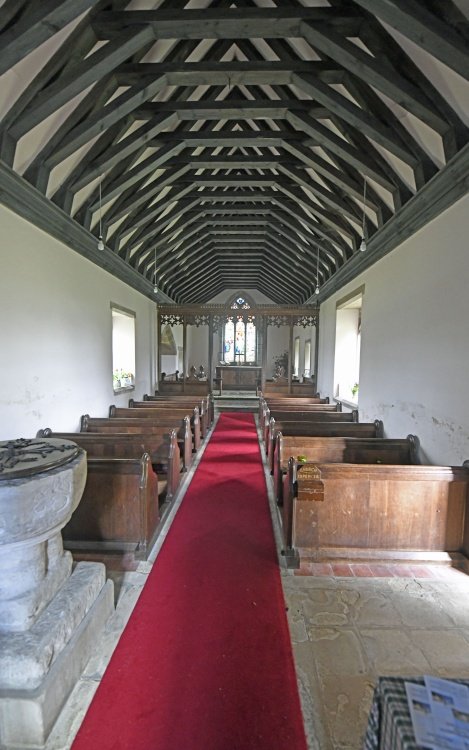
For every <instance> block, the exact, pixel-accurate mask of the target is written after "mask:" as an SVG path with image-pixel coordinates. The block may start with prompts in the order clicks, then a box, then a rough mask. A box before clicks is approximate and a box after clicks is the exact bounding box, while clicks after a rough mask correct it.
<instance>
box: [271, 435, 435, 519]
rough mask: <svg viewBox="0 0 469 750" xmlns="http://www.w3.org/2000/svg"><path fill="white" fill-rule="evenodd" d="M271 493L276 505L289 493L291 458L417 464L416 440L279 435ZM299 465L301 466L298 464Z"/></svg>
mask: <svg viewBox="0 0 469 750" xmlns="http://www.w3.org/2000/svg"><path fill="white" fill-rule="evenodd" d="M274 456H275V458H274V492H275V497H276V499H277V502H278V503H279V504H281V503H282V501H283V500H285V497H286V492H289V491H290V483H289V482H286V485H287V487H284V479H285V477H287V474H288V467H289V463H290V460H291V458H292V457H293V461H295V459H297V458H298V456H305V457H306V459H307V461H308V462H314V463H349V464H419V463H420V458H419V441H418V438H417V437H416V436H415V435H408V436H407V438H405V439H393V438H375V437H372V438H360V437H304V436H299V435H283V434H282V433H281V432H278V433H277V435H276V440H275V453H274ZM298 465H301V464H298Z"/></svg>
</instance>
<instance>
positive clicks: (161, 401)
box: [129, 393, 214, 437]
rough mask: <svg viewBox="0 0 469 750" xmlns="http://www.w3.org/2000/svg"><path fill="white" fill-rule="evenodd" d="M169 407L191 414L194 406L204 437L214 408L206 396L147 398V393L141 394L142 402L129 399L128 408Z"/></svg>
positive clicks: (159, 396)
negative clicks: (185, 410) (183, 407)
mask: <svg viewBox="0 0 469 750" xmlns="http://www.w3.org/2000/svg"><path fill="white" fill-rule="evenodd" d="M154 404H156V406H168V407H169V408H170V407H171V406H176V407H181V406H185V407H187V408H189V409H190V410H191V412H192V410H193V409H194V407H195V406H197V408H198V409H199V417H200V424H201V433H202V437H205V436H206V434H207V432H208V430H209V428H210V426H211V424H212V423H213V417H214V408H213V399H212V398H211V395H210V394H208V395H207V396H204V397H203V398H197V397H195V396H171V395H168V396H163V395H157V396H149V395H148V394H147V393H144V394H143V399H142V401H136V400H135V399H129V407H131V408H132V407H136V408H139V409H147V408H149V407H150V406H153V405H154Z"/></svg>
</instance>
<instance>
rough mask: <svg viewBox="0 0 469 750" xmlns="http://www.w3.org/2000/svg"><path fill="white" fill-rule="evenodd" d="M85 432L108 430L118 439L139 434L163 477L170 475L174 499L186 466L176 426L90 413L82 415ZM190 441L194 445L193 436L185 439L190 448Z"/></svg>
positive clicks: (168, 494) (169, 492) (169, 486)
mask: <svg viewBox="0 0 469 750" xmlns="http://www.w3.org/2000/svg"><path fill="white" fill-rule="evenodd" d="M81 433H101V434H107V435H110V436H111V438H112V439H113V440H115V441H119V440H120V438H121V435H123V434H131V435H135V437H137V438H138V439H139V441H140V442H141V444H142V446H143V447H144V449H145V450H146V451H147V452H148V453H149V454H150V457H151V460H152V464H153V466H154V468H155V470H156V472H157V473H158V476H159V478H160V480H162V481H163V479H164V478H166V481H167V483H168V484H167V489H166V497H167V499H168V500H172V498H173V496H174V494H175V492H176V490H177V488H178V487H179V483H180V480H181V471H182V469H183V462H182V460H181V449H182V448H183V446H181V444H180V443H179V441H178V437H177V432H176V430H175V429H174V428H171V427H162V426H161V425H154V424H152V423H151V422H149V423H148V424H145V423H144V424H143V425H142V420H135V422H134V421H133V420H128V419H119V420H118V419H107V418H106V417H90V416H89V414H84V415H83V416H82V418H81V432H80V434H81ZM109 442H111V441H109ZM188 443H189V447H190V438H189V441H187V440H186V443H185V446H186V448H185V450H186V451H187V445H188ZM183 449H184V448H183Z"/></svg>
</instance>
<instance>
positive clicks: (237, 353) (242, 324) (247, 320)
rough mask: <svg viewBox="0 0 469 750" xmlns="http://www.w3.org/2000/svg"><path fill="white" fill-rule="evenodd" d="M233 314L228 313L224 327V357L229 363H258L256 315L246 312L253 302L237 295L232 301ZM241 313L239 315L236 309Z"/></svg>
mask: <svg viewBox="0 0 469 750" xmlns="http://www.w3.org/2000/svg"><path fill="white" fill-rule="evenodd" d="M230 308H231V309H232V310H233V315H228V317H227V320H226V323H225V326H224V328H223V342H222V345H223V359H224V361H225V362H227V363H228V364H235V363H237V364H250V365H254V364H256V352H257V330H256V323H255V317H254V316H253V315H249V314H246V312H245V311H246V310H250V308H251V304H250V303H249V302H248V301H247V300H246V298H245V297H243V296H241V295H237V296H236V297H235V298H234V299H233V300H232V302H231V304H230ZM237 310H239V312H240V313H242V314H239V315H237V314H236V311H237Z"/></svg>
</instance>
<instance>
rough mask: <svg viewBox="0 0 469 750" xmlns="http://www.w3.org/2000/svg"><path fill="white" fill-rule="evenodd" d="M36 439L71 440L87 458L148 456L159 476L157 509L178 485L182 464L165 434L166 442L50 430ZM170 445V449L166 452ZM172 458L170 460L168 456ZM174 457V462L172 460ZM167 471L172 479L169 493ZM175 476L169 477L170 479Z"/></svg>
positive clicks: (173, 440) (174, 444) (134, 436)
mask: <svg viewBox="0 0 469 750" xmlns="http://www.w3.org/2000/svg"><path fill="white" fill-rule="evenodd" d="M36 437H50V438H58V439H60V440H72V441H73V442H75V443H76V444H77V445H79V446H80V448H83V449H84V450H85V451H86V454H87V457H88V458H134V459H138V458H140V457H141V456H142V454H143V453H148V454H149V456H150V460H151V463H152V467H153V470H154V471H155V473H156V474H157V476H158V497H159V504H160V506H161V505H162V504H163V503H164V502H165V501H167V500H171V499H172V497H173V495H174V492H175V489H176V488H177V486H178V483H179V475H180V473H181V461H180V460H178V459H179V457H178V452H179V446H178V441H177V436H176V435H175V434H174V435H171V431H170V432H168V433H167V440H162V439H161V436H160V435H148V434H141V433H140V434H134V433H126V432H124V433H118V432H112V433H105V432H53V431H52V430H51V429H50V427H46V428H45V429H42V430H39V432H38V433H37V435H36ZM168 445H169V448H168ZM168 451H169V453H170V454H171V455H170V456H169V459H167V458H166V456H167V453H168ZM173 454H174V455H175V456H176V458H173ZM168 471H169V474H170V476H171V479H170V482H169V490H170V491H169V497H168V495H167V492H168V476H167V475H168ZM173 474H174V475H175V476H172V475H173Z"/></svg>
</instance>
